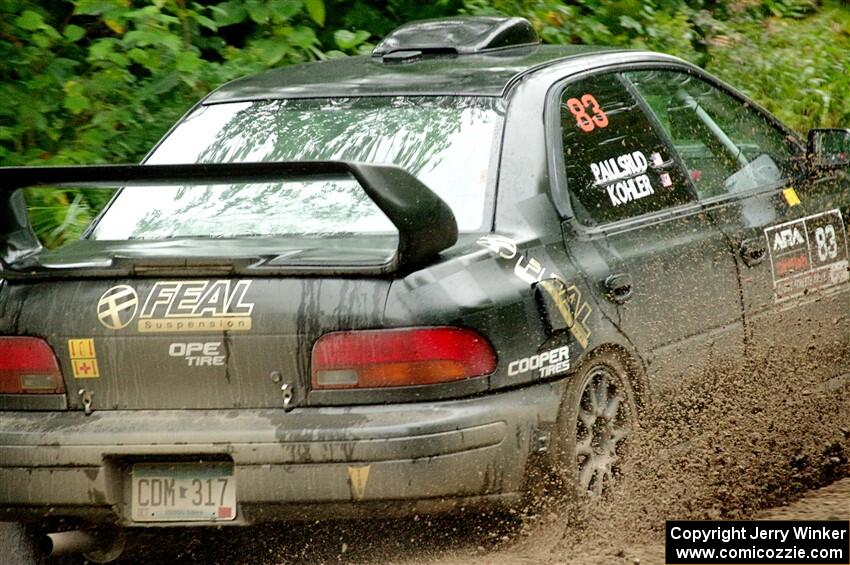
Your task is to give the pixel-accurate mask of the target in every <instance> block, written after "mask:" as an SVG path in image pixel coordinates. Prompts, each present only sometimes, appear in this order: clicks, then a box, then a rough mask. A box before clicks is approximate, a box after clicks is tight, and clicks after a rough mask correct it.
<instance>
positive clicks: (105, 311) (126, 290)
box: [97, 284, 139, 330]
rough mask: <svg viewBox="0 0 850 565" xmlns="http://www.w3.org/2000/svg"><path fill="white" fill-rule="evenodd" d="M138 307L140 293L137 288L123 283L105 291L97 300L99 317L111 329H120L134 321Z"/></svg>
mask: <svg viewBox="0 0 850 565" xmlns="http://www.w3.org/2000/svg"><path fill="white" fill-rule="evenodd" d="M138 309H139V295H138V294H137V293H136V290H135V289H134V288H133V287H131V286H127V285H126V284H121V285H118V286H113V287H112V288H110V289H109V290H107V291H106V292H104V293H103V296H101V297H100V300H98V301H97V319H98V320H100V323H101V324H102V325H103V326H104V327H106V328H108V329H110V330H120V329H121V328H125V327H127V325H128V324H129V323H130V322H132V321H133V318H135V317H136V312H137V311H138Z"/></svg>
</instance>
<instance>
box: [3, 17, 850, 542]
mask: <svg viewBox="0 0 850 565" xmlns="http://www.w3.org/2000/svg"><path fill="white" fill-rule="evenodd" d="M848 139H850V134H848V132H847V131H846V130H816V131H814V132H812V133H811V135H810V140H809V145H808V147H804V145H803V143H802V142H801V141H800V140H799V139H798V137H797V136H796V134H794V133H793V132H792V131H790V130H788V129H787V128H785V127H784V126H782V125H781V124H780V123H778V122H777V121H776V120H775V119H773V118H772V117H771V116H770V115H768V114H767V113H766V112H764V111H763V110H762V109H760V108H759V107H758V106H757V105H755V104H753V103H752V102H751V101H749V100H747V99H746V98H745V97H743V96H742V95H741V94H739V93H738V92H736V91H734V90H732V89H731V88H730V87H728V86H726V85H724V84H723V83H721V82H720V81H718V80H717V79H715V78H712V77H711V76H708V75H706V74H705V73H704V72H702V71H701V70H699V69H698V68H695V67H694V66H692V65H689V64H687V63H685V62H683V61H681V60H679V59H676V58H674V57H670V56H666V55H662V54H657V53H650V52H642V51H619V50H612V49H604V48H591V47H576V46H571V47H555V46H541V45H538V39H537V37H536V34H535V33H534V31H533V29H532V27H531V26H530V25H529V24H528V22H527V21H525V20H522V19H519V18H460V19H451V20H441V21H429V22H418V23H413V24H410V25H407V26H404V27H402V28H399V29H398V30H396V31H395V32H393V33H392V34H390V35H389V36H388V37H387V38H386V39H385V40H384V41H383V42H381V43H380V45H378V47H377V48H376V49H375V50H374V52H373V54H372V56H371V57H359V58H349V59H343V60H334V61H327V62H321V63H315V64H309V65H301V66H296V67H290V68H284V69H278V70H274V71H270V72H267V73H264V74H261V75H258V76H254V77H249V78H245V79H242V80H237V81H235V82H232V83H230V84H227V85H225V86H223V87H221V88H219V89H218V90H216V91H215V92H213V93H212V94H210V95H209V96H208V97H206V98H205V99H204V100H202V101H201V102H200V103H199V104H198V105H197V106H195V107H194V108H193V109H192V110H191V111H190V112H189V113H188V114H187V115H186V116H185V117H184V118H183V119H182V120H180V122H179V123H178V124H177V125H176V126H175V127H174V128H173V129H172V130H171V131H170V132H169V133H168V134H167V135H166V136H165V138H164V139H163V140H162V141H161V142H160V143H159V145H158V146H157V147H155V148H154V150H153V151H152V152H151V153H150V155H149V157H148V158H147V159H146V161H145V164H144V165H140V166H132V165H128V166H104V167H80V168H73V167H67V168H10V169H3V170H0V182H2V186H0V191H1V192H0V258H1V259H2V273H0V276H2V279H3V280H2V281H0V334H2V336H3V337H0V519H4V520H10V521H21V522H31V523H35V524H37V525H39V526H41V527H43V528H48V529H49V528H50V527H54V526H55V524H56V523H58V522H59V521H60V519H61V520H64V521H63V524H64V525H65V526H64V527H66V528H67V524H73V523H78V524H79V526H80V527H81V528H86V527H90V526H92V525H102V524H117V525H120V526H132V527H145V526H185V525H199V524H200V525H203V524H247V523H253V522H257V521H262V520H268V519H288V518H312V517H317V516H351V515H366V514H368V515H380V516H384V515H388V514H394V513H404V512H407V513H411V512H431V511H438V510H445V509H451V508H455V507H459V506H464V507H469V506H474V505H477V504H484V505H492V504H498V503H506V504H510V503H515V502H517V501H518V500H519V499H520V498H521V496H522V493H523V491H524V488H525V487H526V479H527V477H528V475H529V470H530V469H531V468H532V466H536V465H540V466H543V467H544V468H545V469H549V470H550V471H551V472H554V473H556V474H559V475H560V476H561V478H563V479H564V480H565V481H567V482H570V483H572V484H574V485H575V486H576V488H577V489H578V490H579V491H581V492H590V493H595V494H599V493H601V492H603V490H604V489H605V488H606V484H607V483H608V482H609V481H612V480H613V479H614V478H615V476H616V471H617V462H618V456H619V454H620V452H621V449H622V446H623V445H624V442H625V439H626V438H627V436H628V433H629V431H630V429H631V428H632V427H633V426H634V425H635V423H636V420H637V417H638V416H639V414H638V411H639V407H640V406H641V405H642V404H643V403H644V402H646V399H647V398H650V397H651V396H652V395H655V394H663V393H664V390H665V389H669V387H675V386H678V383H679V382H680V379H681V378H683V375H695V374H699V372H700V371H701V370H703V369H705V368H710V367H711V366H713V365H714V364H716V363H718V362H721V361H724V362H728V361H732V362H734V361H735V360H736V359H743V358H744V357H745V356H748V355H751V354H752V353H753V352H754V351H758V349H759V348H760V347H765V348H769V347H772V346H773V344H775V343H782V344H786V345H789V346H792V347H798V348H799V350H800V351H801V352H802V353H801V354H804V353H805V352H806V351H808V350H809V349H810V348H811V347H816V348H819V349H821V350H834V351H835V352H836V356H835V362H834V363H833V364H831V365H830V367H829V369H830V370H834V371H836V372H839V371H842V370H846V364H847V363H846V360H847V355H846V350H847V346H848V335H850V333H848V329H850V328H848V323H850V322H848V257H847V237H846V230H845V224H846V221H847V220H848V205H850V195H848V186H850V185H848V182H847V181H846V173H845V171H846V167H845V166H846V163H847V150H848V147H850V143H849V142H848ZM842 167H845V169H842ZM57 185H63V186H67V185H70V186H88V187H122V188H121V190H120V191H118V192H117V194H116V196H115V197H114V199H113V200H112V201H111V203H110V204H109V206H108V207H107V208H106V210H105V211H104V212H103V213H102V214H101V216H100V217H99V218H98V219H97V220H96V221H95V222H94V223H93V225H92V226H91V227H90V229H89V230H88V232H87V233H86V234H85V237H83V238H82V240H81V241H79V242H77V243H75V244H73V245H70V246H68V247H66V248H63V249H60V250H58V251H45V250H42V249H41V248H40V246H39V244H38V242H37V240H36V239H35V237H34V235H33V233H32V230H31V228H30V226H29V223H28V221H27V217H26V213H25V206H24V201H23V194H22V191H21V190H19V189H20V188H22V187H27V186H57ZM822 320H828V321H829V323H821V321H822ZM790 324H793V327H794V328H795V334H794V336H793V337H791V336H789V335H788V334H787V329H788V328H789V327H791V326H790ZM74 520H78V522H74ZM59 539H60V538H55V540H54V541H55V543H58V544H61V543H63V542H60V541H56V540H59ZM77 541H79V540H77ZM92 543H93V542H92ZM88 547H90V548H91V547H93V545H91V544H90V545H89V546H88Z"/></svg>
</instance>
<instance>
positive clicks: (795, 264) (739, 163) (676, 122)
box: [625, 69, 850, 373]
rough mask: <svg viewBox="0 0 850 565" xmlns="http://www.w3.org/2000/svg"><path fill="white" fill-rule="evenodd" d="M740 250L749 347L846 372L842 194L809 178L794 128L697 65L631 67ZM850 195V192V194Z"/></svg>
mask: <svg viewBox="0 0 850 565" xmlns="http://www.w3.org/2000/svg"><path fill="white" fill-rule="evenodd" d="M625 77H626V79H627V80H628V81H629V82H630V84H631V85H632V86H633V87H634V88H635V89H636V91H638V92H639V93H640V95H641V96H642V97H643V98H644V99H645V100H646V102H647V104H648V106H650V107H651V108H652V111H653V114H654V117H655V118H656V119H657V121H658V122H659V123H660V124H661V125H662V127H663V129H664V130H665V132H666V133H667V134H668V135H669V136H670V138H671V140H672V143H673V145H674V147H675V148H676V150H677V151H678V153H679V154H680V155H681V158H682V161H683V162H684V164H685V166H686V167H687V170H688V174H689V176H690V177H691V179H692V181H693V183H694V186H695V188H696V190H697V194H698V197H699V199H700V201H701V202H702V203H703V205H704V206H705V209H706V211H707V212H708V214H709V216H710V217H711V218H713V219H714V220H715V221H716V222H717V224H718V226H719V227H720V229H721V230H722V231H723V232H724V233H725V234H726V235H727V237H728V238H729V242H730V245H731V246H732V247H733V249H734V250H735V252H736V260H737V262H738V268H739V270H740V273H741V277H740V278H741V286H742V294H743V301H744V309H745V319H746V325H747V341H748V344H749V347H748V350H749V353H750V354H751V355H753V356H756V357H757V358H759V359H763V358H765V357H769V358H771V359H772V360H773V361H784V362H791V363H798V362H800V361H804V360H806V359H808V360H811V361H814V363H812V366H813V367H816V368H822V369H826V370H827V371H828V372H832V373H840V372H843V371H846V369H847V361H846V357H847V356H846V351H847V344H848V339H850V325H848V313H850V302H848V292H847V291H848V285H847V280H848V270H847V266H848V262H847V258H848V255H847V243H846V236H845V225H844V218H845V217H846V216H845V215H843V214H842V211H841V209H840V208H841V207H842V206H844V207H845V210H846V206H848V204H850V203H848V202H846V201H844V202H841V200H840V198H839V197H840V195H841V193H840V192H838V193H836V192H834V191H830V190H829V189H824V187H823V186H819V187H814V186H811V185H810V184H809V183H808V182H807V181H806V180H805V177H804V176H803V175H802V172H803V167H802V166H803V159H804V153H803V151H802V149H801V148H800V147H799V145H798V144H797V143H796V142H795V139H794V137H793V136H792V135H790V134H789V132H787V131H785V130H783V129H782V128H781V127H780V126H779V125H778V124H776V123H775V122H774V121H773V120H772V119H770V118H769V117H768V116H767V115H766V114H765V113H763V112H762V111H760V110H758V109H756V108H754V107H753V106H752V104H751V103H749V102H748V101H746V100H745V99H743V98H741V97H739V96H737V95H735V94H733V93H731V92H730V91H727V90H726V89H725V88H723V87H721V86H720V85H719V84H716V83H714V82H712V81H709V80H707V79H705V78H701V77H699V76H696V75H695V74H693V73H688V72H681V71H676V70H670V69H655V70H641V71H634V72H629V73H626V75H625ZM844 194H845V199H846V193H844Z"/></svg>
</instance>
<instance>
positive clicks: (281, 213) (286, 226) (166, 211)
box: [90, 97, 502, 240]
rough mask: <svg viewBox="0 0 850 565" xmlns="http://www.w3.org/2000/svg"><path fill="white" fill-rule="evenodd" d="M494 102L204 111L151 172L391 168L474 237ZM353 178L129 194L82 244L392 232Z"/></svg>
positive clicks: (432, 100) (156, 157)
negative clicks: (341, 163)
mask: <svg viewBox="0 0 850 565" xmlns="http://www.w3.org/2000/svg"><path fill="white" fill-rule="evenodd" d="M501 118H502V112H501V110H500V109H499V103H498V99H493V98H469V97H377V98H335V99H310V100H272V101H254V102H236V103H227V104H215V105H211V106H202V107H200V108H198V109H197V110H195V111H194V112H193V113H192V114H191V115H190V116H189V117H188V118H186V119H185V120H184V121H183V122H182V123H181V124H180V125H179V126H178V127H177V128H176V129H175V130H174V131H173V132H172V133H171V134H170V135H169V136H168V137H167V138H166V139H165V140H164V141H163V142H162V144H160V146H159V147H158V148H157V149H156V151H155V152H154V153H153V154H152V155H151V157H150V158H149V159H148V161H147V163H148V164H172V163H230V162H256V161H291V160H348V161H364V162H368V163H379V164H380V163H384V164H394V165H399V166H401V167H403V168H405V169H406V170H407V171H408V172H410V173H412V174H414V175H416V176H417V177H418V178H419V180H421V181H422V182H423V183H425V184H426V185H427V186H428V187H429V188H430V189H431V190H433V191H434V192H436V193H437V194H438V195H439V196H440V197H441V198H442V199H443V200H445V201H446V202H447V203H448V204H449V206H450V207H451V208H452V210H453V211H454V214H455V217H456V218H457V221H458V227H459V228H460V229H461V230H463V231H473V230H477V229H479V228H481V227H482V224H483V223H484V213H485V209H486V208H487V206H486V202H487V192H488V191H487V187H488V181H489V178H490V174H491V171H490V166H491V161H492V160H491V155H492V150H493V146H494V140H495V139H496V135H497V128H498V126H499V124H500V123H501ZM395 231H396V230H395V228H394V227H393V225H392V223H390V221H389V219H387V218H386V216H384V214H383V213H382V212H381V211H380V209H378V207H377V206H376V205H375V204H374V203H373V202H372V201H371V200H370V199H369V197H368V196H367V195H366V194H365V192H364V191H363V190H362V188H361V187H360V186H359V185H358V184H357V182H356V181H354V180H353V179H312V180H304V181H298V180H295V181H287V182H283V183H251V184H241V185H235V184H228V183H222V184H216V185H209V186H199V185H193V186H191V187H180V186H169V187H133V188H126V189H123V190H122V191H121V193H120V194H119V195H118V196H117V197H116V198H115V199H114V200H113V202H112V204H111V205H110V206H109V208H108V210H107V211H106V212H105V213H104V215H103V216H102V217H101V219H100V221H99V222H98V224H97V225H96V227H95V228H94V229H93V231H92V233H91V235H90V237H91V238H94V239H101V240H124V239H168V238H176V237H220V238H228V237H252V236H278V235H283V236H285V235H339V234H346V233H355V234H356V233H376V234H380V233H394V232H395Z"/></svg>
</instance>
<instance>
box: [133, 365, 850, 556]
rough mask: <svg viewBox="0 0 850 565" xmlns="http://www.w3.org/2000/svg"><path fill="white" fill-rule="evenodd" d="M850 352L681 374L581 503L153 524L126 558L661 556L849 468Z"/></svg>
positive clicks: (554, 499)
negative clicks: (606, 487)
mask: <svg viewBox="0 0 850 565" xmlns="http://www.w3.org/2000/svg"><path fill="white" fill-rule="evenodd" d="M845 357H846V354H845V355H844V356H842V354H841V353H837V354H835V355H828V354H827V353H825V352H823V351H812V350H805V351H799V350H792V349H788V350H787V351H784V352H783V351H771V352H769V354H766V355H764V356H761V358H759V359H756V360H753V361H752V362H751V363H749V364H748V365H747V366H744V367H734V366H716V367H715V368H714V369H713V370H711V371H709V372H708V373H703V374H690V375H682V378H681V379H680V381H679V382H677V383H676V386H674V387H669V388H668V389H667V390H665V392H664V393H663V394H656V395H654V396H653V399H652V401H651V402H650V403H649V404H648V405H647V406H645V409H644V411H643V413H642V415H641V421H642V427H641V429H640V430H639V431H638V433H637V434H635V436H634V437H633V438H632V443H631V449H630V452H629V454H628V459H627V460H626V462H625V463H624V466H623V469H622V472H623V473H622V477H621V480H620V482H619V484H618V485H617V487H616V488H615V489H614V491H613V492H611V493H610V494H609V495H608V496H607V497H605V498H604V499H603V500H602V501H598V502H596V503H593V504H590V505H586V506H584V507H583V508H581V509H580V510H578V509H577V508H576V507H575V506H574V505H572V504H568V503H565V502H564V501H563V498H559V497H558V496H556V495H551V496H550V500H548V501H547V504H546V505H545V506H543V507H537V508H535V509H534V510H529V511H526V512H525V513H523V512H515V513H513V514H496V515H483V516H482V515H468V514H467V515H456V516H443V517H417V518H411V519H406V520H370V521H356V522H336V523H334V522H324V523H307V524H304V523H300V524H273V525H265V526H261V527H257V528H250V529H239V530H238V531H232V532H215V531H212V530H195V531H189V532H184V533H175V532H169V533H167V534H166V533H160V532H157V533H156V534H155V537H151V538H149V540H148V541H147V542H145V541H144V540H141V546H139V547H140V549H141V554H140V553H139V551H138V550H137V551H135V552H134V557H132V558H131V557H130V556H128V559H131V560H130V561H126V562H128V563H129V562H133V563H159V562H163V561H162V557H163V556H164V555H163V553H159V556H160V557H155V556H154V555H153V554H151V555H150V557H148V558H145V557H143V556H144V555H145V546H146V545H147V547H148V548H150V547H151V546H159V547H160V548H167V549H166V550H165V554H166V555H167V556H168V559H167V562H171V563H228V564H229V565H236V564H240V563H242V564H252V565H255V564H268V565H272V564H274V565H284V564H291V563H292V564H294V563H298V564H301V563H303V564H319V563H360V564H370V565H374V564H379V563H381V564H383V563H393V564H407V565H426V564H428V565H435V564H440V565H461V564H473V565H485V564H486V565H491V564H505V565H507V564H515V563H520V564H531V563H539V564H546V565H549V564H552V565H554V564H559V565H567V564H568V565H585V564H587V565H590V564H593V565H596V564H599V563H610V564H622V565H634V564H635V563H641V564H642V565H645V564H647V563H663V530H664V522H665V520H667V519H719V518H749V517H764V516H765V515H764V514H760V511H763V510H764V509H766V508H769V507H774V506H777V505H781V504H785V503H787V502H789V501H793V500H794V499H796V498H799V497H800V496H801V495H803V494H804V493H805V492H807V491H809V490H810V489H813V488H816V487H819V486H821V485H824V484H827V483H829V482H831V481H834V480H836V479H837V478H839V477H842V476H850V465H848V460H849V459H850V378H833V379H830V378H827V377H825V376H824V374H825V373H826V372H829V371H830V370H831V369H833V368H834V367H836V366H838V363H842V362H846V361H845ZM801 358H802V359H804V362H803V363H800V359H801ZM841 483H842V484H845V483H846V484H847V485H848V487H850V483H848V479H845V480H844V481H842V482H841ZM844 492H845V493H850V490H848V489H847V488H845V490H844ZM833 498H834V497H833ZM840 504H841V503H838V505H839V506H840ZM844 506H845V507H846V508H844V510H843V511H844V512H845V514H847V515H848V516H850V496H847V497H845V502H844ZM841 511H842V510H841V509H839V510H838V512H839V513H840V512H841ZM815 514H817V511H815ZM810 515H811V514H810ZM793 516H794V514H793V511H792V514H791V515H790V516H789V515H787V514H786V515H785V516H784V517H786V518H787V517H793ZM841 516H844V515H841ZM821 517H828V516H821ZM845 519H846V518H845ZM150 535H151V536H153V534H150ZM164 537H165V538H168V539H170V540H171V541H170V542H165V543H163V542H164V540H163V538H164Z"/></svg>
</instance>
